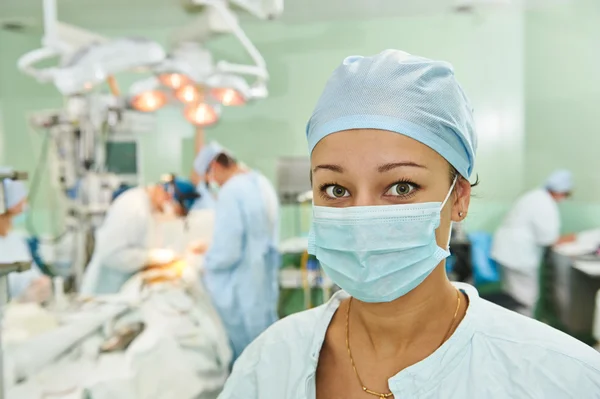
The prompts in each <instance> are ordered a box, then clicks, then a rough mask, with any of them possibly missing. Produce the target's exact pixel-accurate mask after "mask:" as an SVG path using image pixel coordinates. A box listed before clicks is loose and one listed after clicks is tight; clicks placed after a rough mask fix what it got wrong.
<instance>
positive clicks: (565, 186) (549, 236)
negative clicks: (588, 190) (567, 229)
mask: <svg viewBox="0 0 600 399" xmlns="http://www.w3.org/2000/svg"><path fill="white" fill-rule="evenodd" d="M572 190H573V177H572V174H571V172H569V171H568V170H558V171H556V172H554V173H553V174H552V175H550V177H549V178H548V180H547V181H546V184H545V186H544V187H542V188H538V189H535V190H532V191H530V192H528V193H526V194H525V195H523V196H522V197H521V198H519V199H518V200H517V202H516V203H515V204H514V205H513V207H512V209H511V210H510V212H509V213H508V215H507V216H506V218H505V219H504V221H503V222H502V224H501V226H500V228H499V229H498V230H497V231H496V233H495V235H494V240H493V246H492V258H493V259H494V260H495V261H496V262H497V263H498V264H499V265H500V267H501V270H502V280H503V286H504V290H505V291H506V292H507V293H508V294H510V295H511V296H512V297H513V298H514V299H515V300H517V301H518V302H519V303H520V304H521V305H522V306H523V307H522V309H520V310H519V312H520V313H523V314H525V315H527V316H533V312H534V310H535V306H536V304H537V300H538V297H539V270H540V265H541V262H542V257H543V255H544V251H545V250H546V248H547V247H551V246H553V245H555V244H558V243H562V242H568V241H572V240H573V239H574V237H573V236H565V237H562V238H561V237H560V214H559V209H558V203H559V202H561V201H564V200H565V199H567V198H568V197H569V196H570V195H571V191H572Z"/></svg>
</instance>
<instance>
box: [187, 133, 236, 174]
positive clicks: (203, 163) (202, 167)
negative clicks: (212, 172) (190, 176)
mask: <svg viewBox="0 0 600 399" xmlns="http://www.w3.org/2000/svg"><path fill="white" fill-rule="evenodd" d="M220 154H228V155H230V154H231V153H230V152H229V151H228V150H227V149H225V148H223V147H222V146H221V144H219V143H217V142H216V141H213V142H211V143H210V144H208V145H205V146H204V147H203V148H202V149H201V150H200V152H199V153H198V155H197V156H196V159H194V170H195V171H196V173H198V174H199V175H202V176H203V175H205V174H206V172H208V169H209V167H210V163H211V162H212V161H214V159H215V158H216V157H217V156H219V155H220ZM230 156H231V155H230Z"/></svg>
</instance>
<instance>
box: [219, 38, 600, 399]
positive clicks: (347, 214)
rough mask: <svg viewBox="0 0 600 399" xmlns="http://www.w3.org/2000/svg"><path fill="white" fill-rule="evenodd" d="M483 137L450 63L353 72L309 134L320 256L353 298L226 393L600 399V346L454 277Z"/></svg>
mask: <svg viewBox="0 0 600 399" xmlns="http://www.w3.org/2000/svg"><path fill="white" fill-rule="evenodd" d="M474 129H475V124H474V121H473V114H472V107H471V105H470V103H469V101H468V99H467V97H466V96H465V94H464V92H463V90H462V88H461V86H460V85H459V84H458V82H457V80H456V77H455V75H454V71H453V68H452V66H451V65H450V64H448V63H447V62H442V61H433V60H429V59H426V58H422V57H417V56H413V55H410V54H407V53H405V52H402V51H398V50H386V51H384V52H382V53H380V54H378V55H375V56H370V57H361V56H352V57H348V58H346V59H345V60H344V61H343V62H342V63H341V65H340V66H339V67H338V68H337V69H336V70H335V71H334V72H333V75H332V77H331V78H330V80H329V81H328V82H327V84H326V86H325V90H324V91H323V94H322V95H321V98H320V99H319V101H318V103H317V106H316V108H315V110H314V112H313V114H312V117H311V118H310V120H309V122H308V126H307V130H306V133H307V139H308V149H309V154H310V156H311V172H312V183H313V194H314V195H313V198H314V205H313V221H312V229H311V234H310V236H309V245H308V248H309V252H310V253H311V254H314V255H315V256H316V257H317V259H318V260H319V262H320V263H321V266H322V267H323V269H324V270H325V272H326V273H327V274H328V275H329V277H330V278H331V279H332V280H333V281H334V282H335V283H336V284H337V285H338V286H340V287H341V288H342V291H339V292H338V293H336V294H335V295H334V296H333V297H332V299H331V300H330V301H329V302H328V303H327V304H325V305H323V306H321V307H318V308H316V309H312V310H308V311H305V312H301V313H299V314H296V315H293V316H290V317H287V318H285V319H283V320H281V321H279V322H278V323H276V324H275V325H274V326H272V327H271V328H270V329H269V330H267V331H266V332H265V333H264V334H263V335H261V336H260V337H259V338H258V339H257V340H256V341H254V342H253V343H252V344H251V345H250V346H249V347H248V348H247V349H246V351H245V352H244V354H243V355H242V356H241V357H240V358H239V359H238V361H237V363H236V364H235V366H234V369H233V373H232V375H231V377H230V378H229V380H228V381H227V383H226V386H225V389H224V391H223V392H222V393H221V395H220V396H219V398H220V399H239V398H244V399H259V398H260V399H262V398H278V399H315V398H316V399H329V398H364V399H368V398H373V399H376V398H379V399H381V398H392V397H393V398H395V399H451V398H452V399H458V398H460V399H480V398H486V399H506V398H552V399H567V398H570V399H575V398H597V397H600V396H599V393H600V354H599V353H598V352H596V351H595V350H594V349H592V348H591V347H588V346H586V345H585V344H583V343H581V342H579V341H577V340H575V339H574V338H571V337H569V336H567V335H565V334H563V333H562V332H560V331H557V330H554V329H552V328H551V327H549V326H546V325H544V324H542V323H540V322H538V321H535V320H532V319H530V318H527V317H525V316H522V315H520V314H517V313H514V312H511V311H509V310H506V309H504V308H501V307H499V306H497V305H495V304H492V303H490V302H487V301H485V300H483V299H482V298H480V297H479V295H478V294H477V291H476V290H475V289H474V288H473V287H471V286H468V285H461V284H452V283H451V282H450V281H448V277H447V275H446V272H445V259H446V257H448V256H449V251H448V243H449V236H450V227H451V223H452V222H460V221H462V220H464V219H465V217H466V215H467V213H468V211H469V200H470V195H471V185H470V183H469V180H468V179H469V178H470V177H471V175H472V172H473V167H474V164H475V153H476V149H477V136H476V134H475V131H474ZM506 161H507V162H511V160H509V159H507V160H506ZM499 167H501V166H499Z"/></svg>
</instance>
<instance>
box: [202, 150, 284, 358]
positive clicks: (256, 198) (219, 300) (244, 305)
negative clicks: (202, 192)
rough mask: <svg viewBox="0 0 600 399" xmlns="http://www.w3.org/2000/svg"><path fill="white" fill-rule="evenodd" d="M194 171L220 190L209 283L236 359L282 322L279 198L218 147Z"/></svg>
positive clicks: (261, 178)
mask: <svg viewBox="0 0 600 399" xmlns="http://www.w3.org/2000/svg"><path fill="white" fill-rule="evenodd" d="M194 166H195V168H196V172H197V173H198V174H199V175H201V176H204V175H208V176H209V184H211V185H212V186H214V185H218V187H219V190H218V196H217V202H216V204H217V206H216V210H215V228H214V235H213V239H212V245H211V246H210V248H208V251H207V253H206V256H205V261H204V272H203V280H204V284H205V286H206V289H207V291H208V293H209V294H210V296H211V298H212V301H213V303H214V305H215V308H216V309H217V311H218V313H219V315H220V317H221V319H222V320H223V324H224V326H225V328H226V330H227V334H228V335H229V339H230V341H231V346H232V349H233V359H234V360H235V359H236V358H237V357H238V356H239V355H240V354H241V353H242V351H243V350H244V348H246V346H247V345H248V344H250V342H252V341H253V340H254V339H255V338H256V337H258V336H259V335H260V334H261V333H262V332H263V331H264V330H265V329H266V328H267V327H269V326H270V325H271V324H273V323H274V322H275V321H276V320H277V318H278V317H277V302H278V296H279V285H278V272H279V266H280V258H279V253H278V251H277V241H278V240H277V234H278V228H277V226H278V219H279V204H278V199H277V194H276V193H275V190H274V189H273V187H272V185H271V183H270V182H269V181H268V180H267V179H266V178H265V177H264V176H263V175H262V174H260V173H258V172H256V171H251V170H247V169H246V168H244V167H242V166H241V165H240V163H239V162H238V161H237V160H236V159H235V158H234V157H233V155H232V154H231V153H230V152H229V151H227V150H225V149H224V148H223V147H221V146H220V145H219V144H217V143H215V142H213V143H210V144H208V145H206V146H205V147H203V148H202V150H201V151H200V152H199V153H198V156H197V158H196V160H195V163H194Z"/></svg>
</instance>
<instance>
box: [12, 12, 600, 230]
mask: <svg viewBox="0 0 600 399" xmlns="http://www.w3.org/2000/svg"><path fill="white" fill-rule="evenodd" d="M590 4H592V3H590ZM589 11H596V12H597V6H593V5H589V6H588V8H586V9H584V8H581V9H579V8H576V7H571V8H564V9H562V10H561V9H553V10H550V11H545V12H528V13H523V12H521V11H518V10H514V9H505V10H502V11H495V12H493V13H492V12H488V13H480V14H478V15H432V16H421V17H407V18H389V19H376V20H369V21H352V20H336V21H331V22H319V23H311V24H290V23H284V22H282V21H272V22H261V21H254V20H252V19H248V20H247V21H245V22H244V29H245V30H246V32H247V34H248V35H249V37H250V38H251V39H252V41H253V42H254V43H255V44H256V46H257V47H258V48H259V50H260V51H261V52H262V54H263V55H264V57H265V59H266V61H267V64H268V67H269V72H270V75H271V82H270V96H269V98H268V99H266V100H263V101H259V102H256V103H254V104H251V105H249V106H247V107H244V108H228V109H226V110H225V112H224V115H223V119H222V122H221V123H220V124H219V125H218V126H217V127H215V128H212V129H209V130H208V131H207V136H208V139H215V140H218V141H220V142H222V143H223V144H224V145H225V146H227V147H229V148H230V149H232V150H233V151H234V152H235V153H236V154H237V155H238V156H239V158H241V159H242V160H244V161H245V162H246V163H247V164H249V165H250V166H252V167H255V168H257V169H260V170H261V171H263V172H264V173H265V174H266V175H267V177H269V178H271V179H275V165H276V160H277V158H278V157H280V156H303V155H305V154H306V143H305V137H304V125H305V122H306V120H307V119H308V117H309V116H310V113H311V111H312V107H313V105H314V103H315V102H316V100H317V98H318V96H319V94H320V90H321V89H322V87H323V85H324V82H325V81H326V79H327V77H328V75H329V74H330V73H331V71H332V70H333V69H334V68H335V66H337V64H338V63H339V62H340V61H341V60H342V59H343V58H344V57H345V56H348V55H351V54H373V53H377V52H379V51H381V50H383V49H385V48H400V49H404V50H407V51H409V52H413V53H416V54H419V55H424V56H427V57H434V58H441V59H446V60H448V61H451V62H452V63H453V64H454V66H455V69H456V74H457V76H458V78H459V80H460V81H461V82H462V84H463V86H464V87H465V89H466V91H467V93H468V94H469V96H470V97H471V100H472V103H473V107H474V108H475V113H476V120H477V125H478V128H479V154H478V160H477V167H476V172H477V173H478V175H479V177H480V179H481V185H480V186H479V187H478V188H477V189H476V190H475V194H476V197H475V198H474V200H473V203H472V208H471V212H470V215H469V218H468V227H469V228H471V229H484V230H488V231H492V230H493V229H494V228H495V227H496V226H497V224H498V223H499V222H500V220H501V218H502V216H503V214H504V213H505V212H506V210H507V208H508V207H509V206H510V203H511V202H512V201H513V200H514V198H516V196H518V195H519V194H520V193H522V192H523V191H524V190H525V189H526V188H529V187H533V186H535V185H536V184H538V183H539V181H540V179H542V178H543V176H544V175H545V174H546V173H547V172H548V171H550V170H551V169H553V168H554V166H555V165H554V163H555V162H556V160H557V158H558V157H557V156H556V153H557V151H560V152H561V153H562V152H568V153H569V154H570V155H568V156H566V157H565V159H564V165H556V166H568V167H572V168H573V170H574V171H575V172H577V177H578V181H577V183H578V187H587V188H586V189H583V188H582V189H581V190H580V191H579V192H578V196H577V197H576V201H577V202H574V203H573V204H571V205H568V206H566V207H565V214H566V215H568V219H569V220H568V222H567V223H566V226H567V228H568V229H570V230H577V229H580V228H582V227H588V226H590V225H594V223H595V222H594V221H593V220H596V221H598V222H600V211H599V210H598V209H599V208H598V207H597V205H596V202H597V201H595V199H597V198H599V196H598V195H597V194H598V190H600V188H598V186H597V185H595V186H593V185H592V184H591V183H592V181H593V179H594V175H593V169H591V166H592V164H593V154H592V153H593V146H589V147H586V149H583V148H581V146H577V145H573V143H575V144H577V143H579V142H580V141H579V140H580V138H587V139H588V140H592V139H594V137H595V138H596V140H597V137H598V136H597V135H596V136H593V135H594V128H595V125H594V123H593V120H592V116H593V112H594V102H593V98H594V95H595V94H597V92H598V91H599V88H600V85H598V84H597V83H598V82H597V79H596V81H595V82H591V80H593V79H595V78H594V75H593V73H592V72H595V71H594V69H593V68H594V67H595V65H598V63H597V62H595V61H597V60H596V59H595V58H594V57H596V58H597V57H600V52H598V54H599V55H594V54H593V52H592V51H591V48H592V47H591V43H592V42H593V40H594V38H597V37H600V35H598V33H600V32H598V30H600V28H599V27H598V24H597V23H596V24H595V25H594V19H593V18H592V16H588V15H587V13H588V12H589ZM565 13H568V14H569V16H570V17H571V18H575V16H580V15H583V16H585V17H586V21H587V23H585V22H584V23H582V24H580V25H579V24H576V25H575V26H565V25H564V24H562V25H561V22H564V21H562V19H563V18H566V17H565V16H564V14H565ZM597 20H598V19H597V14H596V21H597ZM557 25H558V26H560V28H558V29H557V27H556V26H557ZM170 31H171V29H170V28H167V27H161V28H152V29H146V30H144V31H141V32H139V31H138V32H131V31H129V32H127V31H124V30H112V31H106V30H105V31H101V32H100V33H103V34H106V35H110V36H119V35H126V34H136V35H138V36H140V35H141V36H146V37H150V38H153V39H155V40H159V41H160V42H163V43H164V42H166V38H167V37H168V34H169V32H170ZM549 38H552V40H549ZM581 40H583V41H584V42H585V44H583V43H581V42H580V41H581ZM39 43H40V41H39V37H37V36H36V35H33V34H23V33H11V32H0V134H1V137H0V164H10V165H14V166H16V167H18V168H21V169H26V170H30V171H32V170H33V167H34V164H35V162H36V158H37V156H38V151H39V148H40V144H41V141H40V135H39V134H38V133H35V132H32V131H31V129H30V128H29V127H28V125H27V122H26V115H28V114H29V113H30V112H32V111H34V110H39V109H48V108H56V107H59V106H60V105H61V102H62V100H61V98H60V96H59V95H58V94H57V93H56V91H55V89H54V88H53V87H52V86H50V85H40V84H38V83H36V82H35V81H33V80H32V79H30V78H28V77H26V76H23V75H21V74H20V73H19V72H18V71H17V70H16V67H15V63H16V60H17V58H18V57H19V56H20V55H21V54H23V53H25V52H26V51H28V50H31V49H34V48H37V47H39ZM555 43H556V45H558V44H559V43H560V50H559V47H557V46H555ZM588 44H590V45H589V46H588ZM210 47H211V49H213V50H214V52H215V54H216V56H217V57H220V56H222V57H226V58H227V59H231V60H234V61H247V59H246V58H245V56H244V54H243V51H242V49H241V48H240V47H239V45H238V44H237V42H235V41H234V40H233V39H231V38H229V37H220V38H217V39H215V40H214V41H212V42H211V44H210ZM565 51H566V54H568V57H565V56H564V55H563V54H565ZM572 57H576V58H572ZM581 57H583V58H584V59H585V60H586V61H585V62H583V63H582V62H580V60H581ZM569 58H571V59H569ZM573 59H577V60H578V62H573V61H572V60H573ZM582 67H584V68H587V69H586V71H587V73H585V72H582V71H581V68H582ZM567 75H568V76H567ZM559 79H562V81H560V82H557V80H559ZM570 80H574V81H575V83H576V84H575V86H574V85H573V82H569V81H570ZM120 81H121V82H122V83H126V82H128V81H129V78H128V77H127V78H123V77H121V78H120ZM559 107H561V109H559ZM562 110H564V112H563V111H562ZM561 118H564V119H561ZM568 121H571V122H569V124H567V123H568ZM574 123H575V125H574ZM573 126H577V129H573ZM563 131H568V134H563V135H562V136H560V135H559V134H560V133H562V132H563ZM549 132H551V134H552V139H551V140H548V139H547V137H548V135H549ZM192 135H193V129H191V128H190V127H189V126H188V125H187V124H186V122H185V121H184V120H183V118H182V117H181V116H180V110H178V109H168V110H163V111H161V112H159V114H158V116H157V125H156V129H155V131H154V132H149V133H148V134H145V135H144V137H143V138H142V151H143V180H144V181H145V182H150V181H153V180H155V179H156V178H157V177H158V176H159V175H160V174H161V173H164V172H166V171H169V172H176V173H184V174H186V173H187V172H188V171H189V169H190V165H191V161H192V159H193V136H192ZM561 137H562V138H561ZM565 140H569V142H568V143H567V142H566V141H565ZM569 144H571V145H569ZM588 148H589V149H588ZM584 153H585V154H584ZM584 155H585V159H586V161H585V162H584V161H583V158H584ZM580 159H581V160H582V162H579V160H580ZM48 173H49V172H48ZM46 181H51V179H50V177H49V175H48V177H47V179H46ZM592 186H593V188H592ZM44 189H45V191H44V196H43V201H41V202H40V203H39V204H38V206H37V207H36V208H35V210H36V214H37V215H38V217H37V218H36V221H37V222H36V223H38V224H39V226H40V228H41V229H47V228H48V226H49V225H50V218H49V215H48V209H49V208H52V207H53V205H52V204H53V202H51V199H52V198H53V191H52V189H51V186H50V184H49V183H47V184H46V185H45V186H44ZM580 205H582V206H580ZM295 218H296V215H295V213H294V211H293V210H292V209H289V208H288V209H284V212H283V226H282V235H283V236H284V237H288V236H290V235H292V234H294V233H295V230H296V229H295V227H294V220H295ZM305 226H306V224H305Z"/></svg>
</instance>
